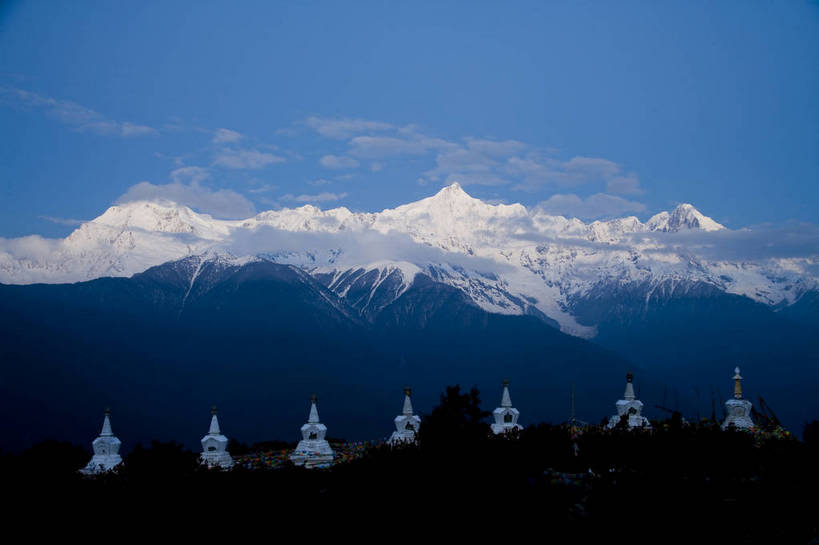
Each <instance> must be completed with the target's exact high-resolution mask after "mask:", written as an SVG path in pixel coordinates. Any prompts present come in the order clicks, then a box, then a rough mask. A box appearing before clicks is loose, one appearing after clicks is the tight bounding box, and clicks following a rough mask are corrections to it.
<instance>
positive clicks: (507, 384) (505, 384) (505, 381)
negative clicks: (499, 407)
mask: <svg viewBox="0 0 819 545" xmlns="http://www.w3.org/2000/svg"><path fill="white" fill-rule="evenodd" d="M503 385H504V386H509V379H508V378H505V379H503Z"/></svg>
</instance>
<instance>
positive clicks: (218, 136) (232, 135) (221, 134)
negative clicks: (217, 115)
mask: <svg viewBox="0 0 819 545" xmlns="http://www.w3.org/2000/svg"><path fill="white" fill-rule="evenodd" d="M241 139H242V134H241V133H239V132H236V131H232V130H230V129H216V130H215V131H213V139H212V140H211V142H213V143H214V144H228V143H232V142H238V141H239V140H241Z"/></svg>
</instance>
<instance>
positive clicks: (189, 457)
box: [123, 440, 199, 480]
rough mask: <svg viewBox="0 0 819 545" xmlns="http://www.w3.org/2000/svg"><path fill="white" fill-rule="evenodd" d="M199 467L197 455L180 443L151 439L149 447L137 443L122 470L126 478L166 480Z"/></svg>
mask: <svg viewBox="0 0 819 545" xmlns="http://www.w3.org/2000/svg"><path fill="white" fill-rule="evenodd" d="M198 467H199V456H198V455H197V454H195V453H193V452H191V451H189V450H186V449H185V447H184V446H183V445H182V444H181V443H177V442H176V441H170V442H168V443H163V442H161V441H156V440H154V441H152V442H151V447H150V448H145V447H143V446H142V444H141V443H140V444H137V446H136V448H134V450H133V451H132V452H131V454H129V455H128V457H127V458H126V459H125V467H124V469H123V472H124V474H125V476H126V477H128V478H136V479H140V480H167V479H171V480H172V479H179V478H183V477H186V476H188V475H190V474H191V473H193V472H194V471H196V469H197V468H198Z"/></svg>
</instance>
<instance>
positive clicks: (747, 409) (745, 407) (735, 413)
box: [722, 367, 754, 430]
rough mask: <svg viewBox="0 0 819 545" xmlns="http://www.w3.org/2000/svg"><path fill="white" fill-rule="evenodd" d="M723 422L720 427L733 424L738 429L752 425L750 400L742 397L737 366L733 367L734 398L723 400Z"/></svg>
mask: <svg viewBox="0 0 819 545" xmlns="http://www.w3.org/2000/svg"><path fill="white" fill-rule="evenodd" d="M725 414H726V416H725V422H723V423H722V429H725V428H727V427H728V426H734V427H736V428H737V429H740V430H747V429H748V428H750V427H752V426H753V425H754V421H753V420H751V402H750V401H748V400H747V399H742V377H741V376H740V374H739V367H737V368H736V369H734V399H729V400H728V401H726V402H725Z"/></svg>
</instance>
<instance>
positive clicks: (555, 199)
mask: <svg viewBox="0 0 819 545" xmlns="http://www.w3.org/2000/svg"><path fill="white" fill-rule="evenodd" d="M537 208H539V209H540V210H542V211H543V212H545V213H546V214H549V215H553V216H567V217H577V218H581V219H596V218H602V217H616V216H622V215H624V214H629V213H632V214H633V213H640V212H645V210H646V206H645V205H644V204H643V203H640V202H636V201H629V200H626V199H624V198H622V197H616V196H614V195H606V194H605V193H596V194H594V195H591V196H590V197H587V198H586V199H582V198H580V197H578V196H577V195H575V194H563V195H560V194H558V195H552V196H551V197H549V199H547V200H545V201H543V202H541V203H540V204H538V205H537Z"/></svg>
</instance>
